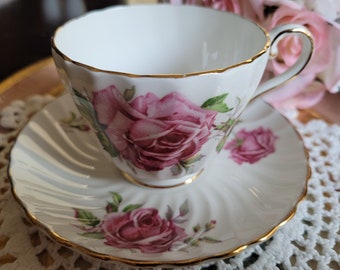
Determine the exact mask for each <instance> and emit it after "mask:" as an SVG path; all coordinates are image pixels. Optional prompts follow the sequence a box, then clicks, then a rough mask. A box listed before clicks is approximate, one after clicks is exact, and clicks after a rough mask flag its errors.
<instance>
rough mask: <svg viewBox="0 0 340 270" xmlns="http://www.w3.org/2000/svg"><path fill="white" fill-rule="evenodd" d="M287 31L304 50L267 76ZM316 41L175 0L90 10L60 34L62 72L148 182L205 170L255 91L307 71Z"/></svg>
mask: <svg viewBox="0 0 340 270" xmlns="http://www.w3.org/2000/svg"><path fill="white" fill-rule="evenodd" d="M285 35H299V36H300V38H301V41H302V44H303V50H302V54H301V56H300V58H299V59H298V61H297V63H296V64H295V65H294V66H293V67H291V68H290V69H289V70H288V71H287V72H285V73H283V74H281V75H279V76H277V77H275V78H272V79H270V80H268V81H266V82H264V83H262V84H261V85H260V86H259V84H260V81H261V78H262V75H263V73H264V70H265V67H266V65H267V62H268V59H269V57H270V56H275V54H276V50H277V47H276V45H277V43H278V41H279V40H280V39H281V38H282V37H284V36H285ZM312 50H313V42H312V39H311V35H310V33H309V32H308V30H306V29H305V28H304V27H303V26H300V25H292V24H288V25H283V26H280V27H278V28H275V29H274V30H272V31H271V32H269V33H268V32H266V31H265V30H264V29H262V28H261V27H260V26H258V25H257V24H255V23H253V22H251V21H249V20H246V19H244V18H241V17H239V16H237V15H235V14H231V13H228V12H222V11H217V10H213V9H209V8H203V7H197V6H183V5H182V6H173V5H167V4H155V5H137V6H119V7H110V8H107V9H104V10H100V11H94V12H90V13H88V14H86V15H84V16H81V17H79V18H76V19H73V20H71V21H69V22H67V23H66V24H64V25H63V26H61V27H59V28H58V29H57V31H56V32H55V34H54V36H53V37H52V54H53V57H54V61H55V64H56V67H57V69H58V71H59V74H60V76H61V78H62V80H63V81H64V82H65V85H66V87H67V88H68V89H69V91H70V93H71V94H72V96H73V100H74V102H75V104H76V105H77V107H78V109H79V111H80V112H81V114H82V115H83V116H84V117H85V118H86V119H87V120H88V121H89V122H90V124H91V125H92V128H93V130H94V132H95V133H96V135H97V137H98V139H99V141H100V143H101V144H100V145H101V147H102V148H103V149H104V151H105V152H106V153H107V154H108V156H109V158H110V159H111V160H112V161H113V163H114V164H115V166H116V167H117V168H118V169H120V170H121V171H122V172H123V175H124V176H125V177H126V178H127V179H128V180H130V181H132V182H134V183H138V184H140V185H144V186H149V187H174V186H178V185H182V184H187V183H190V182H192V181H193V180H194V179H196V178H197V177H198V176H199V175H200V173H201V172H202V171H203V170H204V168H206V167H208V166H209V162H210V160H211V158H212V157H213V156H216V155H217V154H218V153H219V152H220V150H221V149H222V148H223V146H224V144H225V142H226V140H227V138H228V134H229V133H230V131H231V130H232V128H233V126H234V123H235V122H236V121H237V119H238V117H239V116H240V114H241V113H242V111H243V110H244V109H245V107H246V106H247V104H248V103H249V101H250V100H251V99H254V98H255V97H258V96H259V95H261V94H262V93H264V92H266V91H268V90H270V89H272V88H273V87H275V86H277V85H279V84H281V83H283V82H285V81H287V80H289V79H290V78H292V77H294V76H295V75H296V74H298V73H299V72H300V71H301V70H302V69H303V68H304V67H305V65H306V64H307V62H308V61H309V59H310V57H311V54H312Z"/></svg>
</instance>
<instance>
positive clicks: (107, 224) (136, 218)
mask: <svg viewBox="0 0 340 270" xmlns="http://www.w3.org/2000/svg"><path fill="white" fill-rule="evenodd" d="M101 228H102V231H103V233H104V235H105V239H106V242H105V244H107V245H110V246H114V247H117V248H131V249H139V250H140V251H141V252H143V253H160V252H165V251H170V250H171V247H172V245H173V244H174V243H175V242H176V241H180V240H182V239H184V238H185V237H186V236H187V235H186V233H185V231H184V230H183V229H182V228H180V227H178V226H176V224H175V223H174V222H173V221H172V220H166V219H162V218H161V217H160V216H159V214H158V210H157V209H154V208H139V209H136V210H133V211H131V212H126V213H110V214H108V215H106V217H105V218H104V220H103V223H102V224H101Z"/></svg>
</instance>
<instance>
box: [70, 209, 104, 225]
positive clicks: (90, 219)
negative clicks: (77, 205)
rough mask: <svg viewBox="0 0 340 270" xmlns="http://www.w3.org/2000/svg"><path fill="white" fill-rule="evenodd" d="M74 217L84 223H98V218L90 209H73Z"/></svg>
mask: <svg viewBox="0 0 340 270" xmlns="http://www.w3.org/2000/svg"><path fill="white" fill-rule="evenodd" d="M75 211H76V218H77V219H78V220H79V221H80V222H82V223H83V224H85V225H88V226H92V227H95V226H97V225H98V224H99V223H100V220H99V219H98V218H97V217H96V216H95V215H93V214H92V213H91V212H90V211H87V210H83V209H75Z"/></svg>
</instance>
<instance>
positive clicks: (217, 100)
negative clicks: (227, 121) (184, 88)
mask: <svg viewBox="0 0 340 270" xmlns="http://www.w3.org/2000/svg"><path fill="white" fill-rule="evenodd" d="M227 96H228V94H227V93H225V94H222V95H219V96H216V97H212V98H209V99H208V100H206V101H205V102H204V103H203V104H202V106H201V108H203V109H207V110H212V111H217V112H220V113H225V112H229V111H230V110H232V108H229V107H228V105H227V104H225V103H224V100H225V99H226V97H227Z"/></svg>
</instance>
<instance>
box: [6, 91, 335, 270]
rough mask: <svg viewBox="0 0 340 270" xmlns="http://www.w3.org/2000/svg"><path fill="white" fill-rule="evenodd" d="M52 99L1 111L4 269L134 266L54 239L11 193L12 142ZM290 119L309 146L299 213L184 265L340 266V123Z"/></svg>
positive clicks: (19, 103)
mask: <svg viewBox="0 0 340 270" xmlns="http://www.w3.org/2000/svg"><path fill="white" fill-rule="evenodd" d="M51 100H53V97H51V96H32V97H30V98H29V99H27V100H25V101H23V100H16V101H14V102H12V103H11V104H10V105H9V106H7V107H6V108H4V109H3V110H2V111H1V112H0V130H1V134H0V268H1V269H5V270H7V269H13V270H14V269H15V270H21V269H25V270H26V269H32V270H33V269H34V270H39V269H48V270H51V269H58V270H63V269H87V270H94V269H100V270H109V269H122V270H123V269H130V268H129V267H127V266H124V265H121V264H115V263H110V262H104V261H100V260H97V259H95V258H91V257H89V256H87V255H84V254H80V253H78V252H77V251H76V250H72V249H70V248H67V247H64V246H62V245H61V244H59V243H56V242H55V241H53V240H50V238H49V237H48V236H47V235H45V234H44V233H43V231H42V230H40V229H39V227H38V226H36V225H33V224H31V223H30V221H29V220H28V219H27V218H26V217H25V214H24V211H23V210H22V208H21V207H20V206H19V204H18V203H17V202H16V200H15V199H14V197H13V195H12V193H11V190H10V188H11V187H10V183H9V180H8V177H7V166H8V157H9V151H10V149H11V146H12V145H13V143H14V141H15V138H16V136H17V134H18V132H19V131H20V129H21V128H22V127H23V126H24V125H25V123H26V122H27V121H28V119H29V118H30V117H31V116H32V115H33V114H34V113H35V112H37V111H39V110H40V109H41V108H42V107H43V106H44V105H45V104H47V103H48V102H50V101H51ZM291 120H292V122H293V123H294V125H295V126H296V127H297V130H298V131H299V133H300V134H301V136H302V138H303V141H304V143H305V146H306V148H307V149H308V152H309V156H310V157H309V158H310V165H311V169H312V174H311V179H310V180H309V183H308V194H307V197H306V199H305V200H304V201H302V202H301V203H300V204H299V206H298V209H297V212H296V215H295V216H294V217H293V218H292V219H291V220H290V221H289V222H288V223H287V224H286V225H285V226H283V227H282V228H280V229H279V230H278V231H277V232H276V233H275V234H274V236H273V237H272V238H271V239H270V240H268V241H266V242H264V243H261V244H256V245H254V246H252V247H249V248H248V249H246V250H245V251H244V252H242V253H241V254H239V255H237V256H235V257H233V258H229V259H226V260H220V261H217V262H215V263H213V264H210V265H197V266H193V267H190V268H186V269H194V270H198V269H206V270H215V269H225V270H229V269H230V270H240V269H271V270H272V269H280V270H282V269H322V270H324V269H340V258H339V253H340V228H339V225H340V203H339V202H340V166H339V164H340V126H338V125H328V124H327V123H325V122H324V121H322V120H312V121H309V122H308V123H307V124H302V123H300V122H298V121H297V120H296V119H295V118H294V119H293V118H292V119H291Z"/></svg>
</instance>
